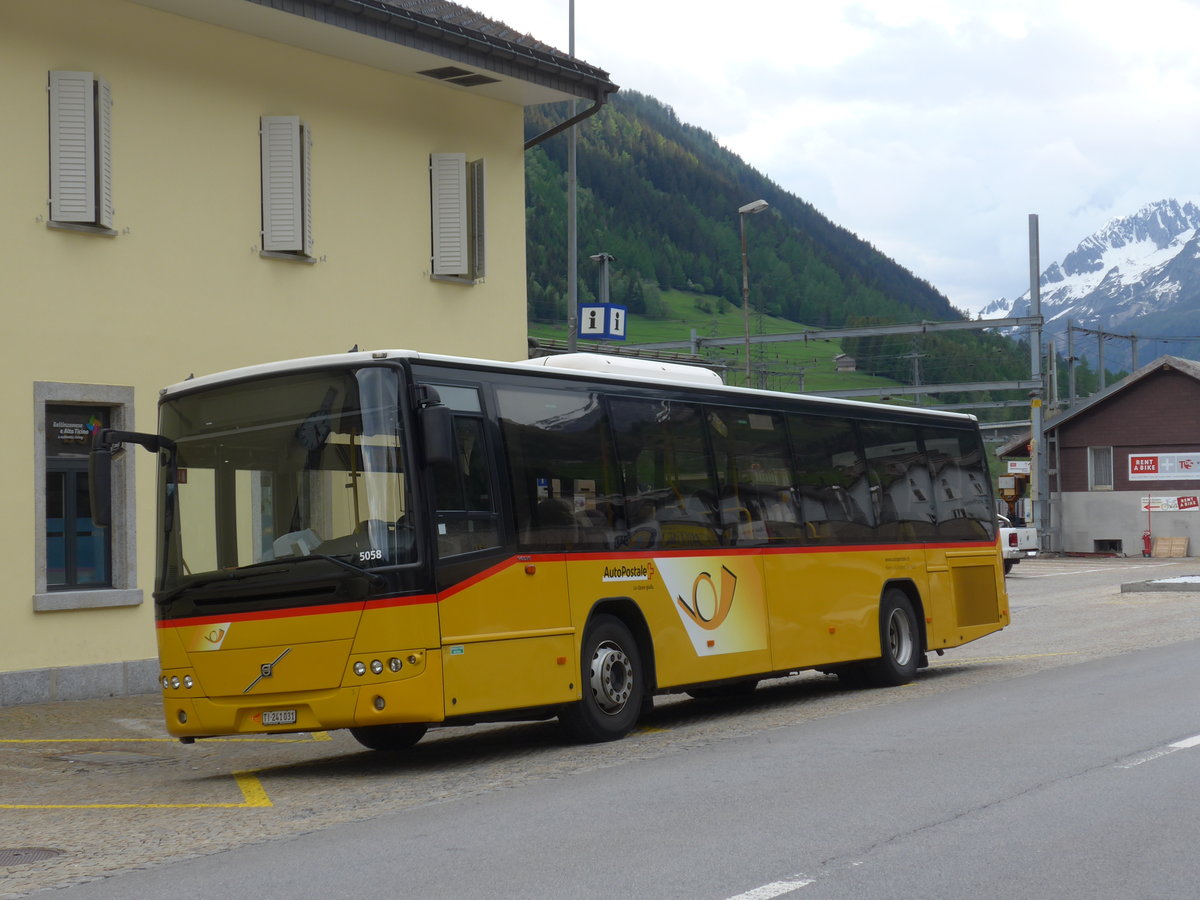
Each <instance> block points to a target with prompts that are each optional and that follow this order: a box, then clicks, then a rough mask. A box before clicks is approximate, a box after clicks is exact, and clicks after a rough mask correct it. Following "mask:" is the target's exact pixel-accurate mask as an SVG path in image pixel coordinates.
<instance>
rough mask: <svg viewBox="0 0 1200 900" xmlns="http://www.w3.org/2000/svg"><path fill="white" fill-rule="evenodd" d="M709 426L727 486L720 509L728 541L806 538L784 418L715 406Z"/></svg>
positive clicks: (718, 466) (719, 477)
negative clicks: (796, 499) (796, 500)
mask: <svg viewBox="0 0 1200 900" xmlns="http://www.w3.org/2000/svg"><path fill="white" fill-rule="evenodd" d="M708 426H709V438H710V439H711V440H712V445H713V451H714V454H715V456H716V469H717V480H718V481H719V482H720V486H721V490H720V500H719V504H718V512H719V514H720V520H721V532H722V537H723V539H724V541H725V543H726V544H738V545H746V544H762V543H765V542H767V541H770V542H773V543H797V542H802V541H803V528H802V527H801V526H800V520H799V518H798V517H797V514H796V508H795V506H794V505H793V503H792V495H791V490H790V488H791V484H792V472H791V463H790V461H789V460H788V452H787V439H786V434H785V431H784V425H783V417H782V416H780V415H779V414H778V413H768V412H757V411H755V410H745V409H736V408H732V407H709V409H708Z"/></svg>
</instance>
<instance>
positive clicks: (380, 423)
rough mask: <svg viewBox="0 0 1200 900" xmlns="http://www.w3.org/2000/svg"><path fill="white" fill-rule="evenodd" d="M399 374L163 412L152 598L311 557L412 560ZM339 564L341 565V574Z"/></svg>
mask: <svg viewBox="0 0 1200 900" xmlns="http://www.w3.org/2000/svg"><path fill="white" fill-rule="evenodd" d="M400 396H401V394H400V374H399V372H398V371H397V370H395V369H392V368H387V367H367V368H361V369H357V370H352V371H320V372H306V373H301V374H290V375H283V376H277V377H272V378H263V379H258V380H255V381H246V382H242V383H234V384H230V385H222V386H218V387H214V388H212V389H209V390H203V391H197V392H196V393H193V394H185V395H183V396H180V397H177V398H174V399H169V400H167V401H165V402H164V403H163V404H162V407H161V413H160V415H161V420H160V429H161V433H162V434H163V435H164V436H166V437H169V438H170V439H171V440H173V441H174V442H175V445H176V448H175V451H174V458H173V460H171V461H170V463H171V464H168V465H165V466H164V467H163V471H162V476H161V477H162V484H161V490H162V493H161V497H160V504H159V505H160V515H161V516H162V522H161V524H162V529H161V533H160V538H159V539H160V541H161V543H162V548H161V549H162V552H161V555H160V559H161V560H162V566H161V567H160V571H159V577H158V590H159V592H171V591H175V590H176V589H179V588H182V587H186V586H188V585H189V584H192V583H197V582H208V581H211V580H213V576H214V575H230V574H232V575H235V576H236V574H237V571H238V570H241V569H244V568H246V567H249V566H262V565H268V564H271V563H275V562H278V563H279V564H281V565H284V564H289V563H294V562H296V561H298V560H300V559H303V558H306V557H311V558H313V559H324V560H326V561H332V562H334V563H336V564H337V565H339V566H341V567H342V568H350V569H358V568H361V569H367V568H377V567H381V566H394V565H401V564H404V563H407V562H411V561H413V560H414V559H415V554H416V550H415V542H414V539H413V529H412V522H411V518H410V517H409V515H408V514H409V512H410V507H411V497H410V494H409V490H408V475H407V470H408V466H407V461H406V458H405V452H404V441H403V433H402V424H401V420H400V416H399V413H398V409H397V401H398V398H399V397H400ZM347 564H348V565H347Z"/></svg>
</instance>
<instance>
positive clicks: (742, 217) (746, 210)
mask: <svg viewBox="0 0 1200 900" xmlns="http://www.w3.org/2000/svg"><path fill="white" fill-rule="evenodd" d="M767 206H768V203H767V201H766V200H755V201H753V202H751V203H747V204H746V205H745V206H741V207H738V221H739V222H741V226H742V323H743V324H744V325H745V327H746V387H749V386H750V266H749V263H748V262H747V261H746V216H750V215H753V214H754V213H757V212H762V211H763V210H764V209H766V208H767Z"/></svg>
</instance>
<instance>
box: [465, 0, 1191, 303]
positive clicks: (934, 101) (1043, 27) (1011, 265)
mask: <svg viewBox="0 0 1200 900" xmlns="http://www.w3.org/2000/svg"><path fill="white" fill-rule="evenodd" d="M477 2H478V4H479V5H478V7H477V8H479V10H480V11H481V12H484V13H485V14H487V15H490V16H492V17H494V18H499V19H502V20H504V21H506V22H507V23H508V24H510V25H512V26H514V27H518V28H521V29H522V30H526V31H530V32H531V33H533V34H535V35H536V36H537V37H538V38H540V39H541V40H544V41H546V42H547V43H550V44H553V45H555V46H558V47H564V48H565V47H566V45H567V39H568V26H567V2H566V0H555V2H548V0H477ZM485 3H486V8H483V7H484V5H485ZM575 7H576V52H577V55H578V56H580V57H581V58H584V59H587V60H588V61H589V62H591V63H593V64H595V65H598V66H601V67H602V68H605V69H607V70H609V71H610V72H611V73H612V76H613V80H614V81H616V82H617V83H618V84H621V85H623V86H625V87H627V88H632V89H635V90H638V91H641V92H643V93H647V94H650V95H652V96H654V97H656V98H657V99H659V100H661V101H662V102H664V103H666V104H668V105H670V106H672V107H673V108H674V109H675V111H676V112H677V113H678V115H679V117H680V118H681V119H682V120H683V121H685V122H687V123H689V124H693V125H696V126H698V127H700V128H703V129H705V130H707V131H709V132H711V133H713V134H714V135H715V136H716V138H717V139H718V140H719V141H720V142H721V143H722V144H724V145H725V146H727V147H729V148H730V149H731V150H733V151H734V152H736V153H738V154H739V155H740V156H742V157H743V158H744V159H745V160H746V161H747V162H748V163H749V164H751V165H752V166H754V167H755V168H756V169H758V170H759V171H761V172H763V173H764V174H766V175H767V176H768V177H770V178H771V179H772V180H773V181H775V182H776V183H778V184H780V185H781V186H782V187H784V188H785V189H787V190H789V191H791V192H793V193H795V194H797V195H798V196H800V197H801V198H803V199H805V200H807V201H808V202H810V203H812V204H813V205H814V206H816V207H817V208H818V209H820V210H821V211H822V212H823V213H824V214H825V215H827V216H828V217H829V218H830V219H832V220H833V221H834V222H836V223H837V224H839V225H842V226H843V227H846V228H848V229H850V230H851V231H853V232H855V233H857V234H858V235H859V236H860V237H862V238H864V239H865V240H867V241H869V242H871V243H872V244H874V245H875V246H876V247H878V248H879V249H880V250H882V251H883V252H885V253H887V254H888V255H890V256H892V257H893V258H895V259H896V260H897V261H898V262H900V263H901V264H902V265H904V266H906V267H907V268H909V269H911V270H912V271H913V272H914V273H915V274H917V275H918V276H919V277H921V278H924V279H926V280H928V281H930V282H931V283H932V284H934V286H935V287H937V288H938V289H939V290H941V291H942V292H943V293H945V294H947V296H949V298H950V300H951V302H952V303H954V304H955V305H956V306H958V307H960V308H965V309H969V310H974V309H978V308H980V307H982V306H983V305H984V304H986V303H988V302H989V301H991V300H993V299H995V298H996V297H999V296H1002V295H1004V296H1009V297H1012V296H1015V295H1017V294H1020V293H1022V292H1023V291H1024V290H1025V289H1026V288H1027V287H1028V284H1027V282H1028V245H1027V227H1028V226H1027V223H1028V214H1029V213H1037V214H1038V216H1039V219H1040V222H1041V243H1042V249H1041V257H1042V260H1043V262H1044V263H1049V262H1050V261H1051V260H1053V259H1060V258H1061V257H1062V256H1063V255H1065V254H1066V253H1067V252H1069V251H1070V250H1071V249H1073V247H1074V246H1075V244H1076V243H1077V242H1078V241H1079V240H1080V239H1082V238H1083V237H1085V236H1087V235H1088V234H1090V233H1091V232H1093V231H1095V230H1097V229H1099V228H1100V227H1102V226H1103V225H1104V224H1105V222H1107V221H1108V220H1109V219H1111V218H1115V217H1118V216H1123V215H1128V214H1130V213H1132V212H1134V211H1136V210H1137V209H1139V208H1140V207H1141V206H1143V205H1145V204H1146V203H1149V202H1152V201H1155V200H1159V199H1162V198H1164V197H1176V198H1177V199H1180V200H1189V199H1190V200H1200V187H1197V186H1196V178H1195V174H1194V169H1195V163H1194V154H1195V149H1194V148H1195V147H1196V146H1197V144H1198V139H1200V54H1196V53H1195V51H1194V36H1195V35H1196V34H1200V9H1198V8H1197V6H1196V5H1195V4H1193V3H1191V2H1187V0H1139V2H1138V3H1137V4H1130V3H1128V2H1121V3H1117V2H1114V0H1090V2H1083V0H972V2H971V3H969V4H968V3H964V2H962V0H907V2H905V3H902V4H901V3H896V2H894V0H822V2H819V3H818V2H815V0H807V2H804V0H802V2H797V0H759V2H755V0H744V2H743V3H741V4H738V5H735V6H730V5H729V4H727V3H722V4H718V3H715V2H711V0H692V2H689V3H687V4H676V3H646V2H638V3H634V2H630V0H606V2H604V3H600V2H598V0H576V2H575Z"/></svg>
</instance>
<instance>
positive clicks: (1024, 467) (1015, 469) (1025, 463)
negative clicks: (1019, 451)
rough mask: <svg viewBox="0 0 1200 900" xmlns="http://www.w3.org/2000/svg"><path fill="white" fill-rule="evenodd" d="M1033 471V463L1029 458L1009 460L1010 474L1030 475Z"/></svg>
mask: <svg viewBox="0 0 1200 900" xmlns="http://www.w3.org/2000/svg"><path fill="white" fill-rule="evenodd" d="M1032 471H1033V469H1032V465H1031V463H1030V461H1029V460H1027V459H1010V460H1009V461H1008V474H1009V475H1028V474H1030V473H1031V472H1032Z"/></svg>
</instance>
